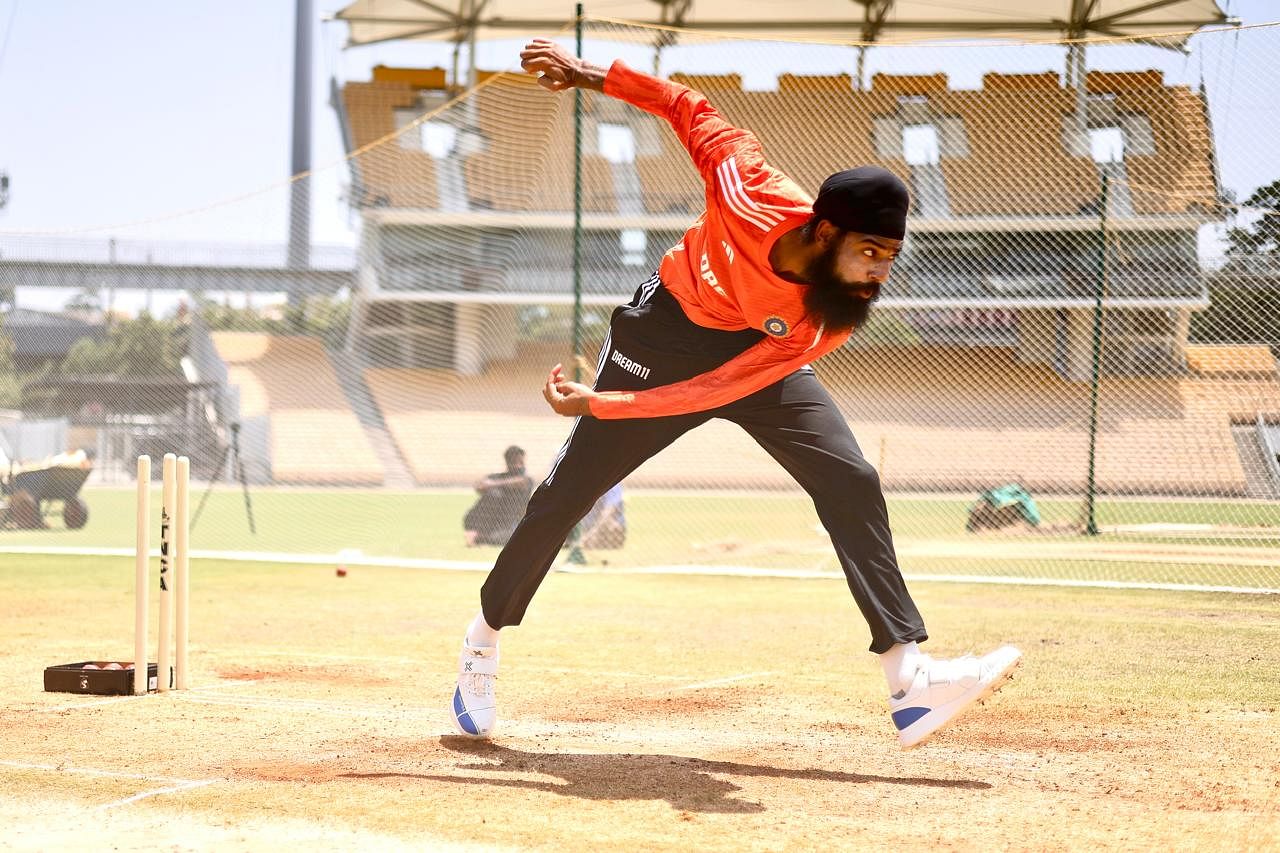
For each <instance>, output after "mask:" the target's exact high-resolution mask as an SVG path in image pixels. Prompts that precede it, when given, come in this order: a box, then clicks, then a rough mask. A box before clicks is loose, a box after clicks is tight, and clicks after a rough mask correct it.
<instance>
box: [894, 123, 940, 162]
mask: <svg viewBox="0 0 1280 853" xmlns="http://www.w3.org/2000/svg"><path fill="white" fill-rule="evenodd" d="M938 157H939V152H938V128H937V127H935V126H934V125H931V124H904V125H903V126H902V159H904V160H906V161H907V163H908V164H910V165H912V166H936V165H937V164H938Z"/></svg>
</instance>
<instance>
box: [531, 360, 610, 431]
mask: <svg viewBox="0 0 1280 853" xmlns="http://www.w3.org/2000/svg"><path fill="white" fill-rule="evenodd" d="M542 396H543V397H544V398H545V399H546V401H547V405H549V406H551V408H552V410H553V411H555V413H556V414H557V415H564V416H565V417H568V418H573V417H577V416H578V415H589V414H591V398H592V397H595V396H597V394H596V392H595V391H593V390H591V389H590V388H588V387H587V386H586V385H583V384H582V383H581V382H573V381H571V380H570V379H568V378H567V377H566V376H565V375H564V365H562V364H557V365H556V366H555V367H553V368H551V373H550V374H548V376H547V383H546V384H545V385H543V386H542Z"/></svg>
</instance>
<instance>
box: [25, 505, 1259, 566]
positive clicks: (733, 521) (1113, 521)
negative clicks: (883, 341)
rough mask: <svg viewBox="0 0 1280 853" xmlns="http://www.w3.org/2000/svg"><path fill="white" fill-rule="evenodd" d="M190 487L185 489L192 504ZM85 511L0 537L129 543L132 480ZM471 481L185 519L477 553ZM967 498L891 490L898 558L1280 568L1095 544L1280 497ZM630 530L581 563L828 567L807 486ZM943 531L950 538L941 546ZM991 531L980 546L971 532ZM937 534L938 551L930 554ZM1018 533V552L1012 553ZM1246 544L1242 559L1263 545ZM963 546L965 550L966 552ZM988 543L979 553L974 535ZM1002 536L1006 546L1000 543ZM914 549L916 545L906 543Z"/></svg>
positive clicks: (214, 535)
mask: <svg viewBox="0 0 1280 853" xmlns="http://www.w3.org/2000/svg"><path fill="white" fill-rule="evenodd" d="M201 495H202V492H201V490H197V491H196V492H195V493H193V495H192V498H193V500H192V503H193V506H192V509H193V513H194V509H195V505H196V504H198V502H199V499H200V497H201ZM84 497H85V500H86V502H87V503H88V505H89V509H90V518H89V523H88V525H87V526H86V527H85V528H84V529H82V530H78V531H72V530H66V529H65V528H63V526H62V524H61V520H60V519H57V518H55V519H53V520H52V521H51V528H50V529H49V530H43V531H16V530H6V531H0V547H4V546H11V545H41V546H63V547H75V546H80V547H86V546H87V547H116V548H129V547H132V545H133V541H134V517H133V514H134V493H133V491H132V490H130V489H107V488H102V489H89V490H86V491H85V494H84ZM471 500H472V497H471V495H470V494H468V493H466V492H463V491H459V492H405V493H391V492H377V491H342V490H323V489H317V490H280V489H267V490H264V489H256V490H254V491H253V492H252V502H253V513H254V517H255V520H256V523H257V533H256V534H251V533H250V531H249V526H248V519H247V516H246V512H245V508H244V503H243V498H242V495H241V493H240V492H239V491H238V490H234V489H220V490H218V491H215V492H214V493H213V494H212V495H211V497H210V500H209V503H208V506H207V508H206V511H205V513H204V514H203V516H202V517H201V518H199V520H198V523H197V524H196V526H195V527H194V529H193V532H192V547H193V548H197V549H207V550H229V551H273V552H285V553H298V554H334V553H336V552H338V551H341V550H344V549H357V550H360V551H362V552H363V553H365V554H367V555H374V556H388V557H412V558H432V559H442V560H462V561H475V562H488V561H491V560H492V559H493V557H494V556H495V555H496V553H497V549H496V548H491V547H484V548H467V547H465V546H464V544H463V542H462V533H461V523H460V520H461V518H462V515H463V513H464V512H465V510H466V508H467V506H468V505H469V504H470V502H471ZM158 504H159V493H158V491H157V492H155V493H153V496H152V510H153V516H155V518H154V519H153V527H152V529H153V542H152V545H153V547H155V546H156V544H157V543H156V541H155V533H154V531H156V530H158V524H159V522H158V513H159V508H158ZM1038 504H1039V506H1040V508H1041V511H1042V514H1043V516H1044V519H1045V523H1046V525H1056V524H1062V523H1064V522H1069V521H1071V520H1073V519H1075V518H1076V517H1078V514H1079V510H1080V502H1079V501H1075V500H1061V499H1048V500H1043V501H1039V502H1038ZM968 505H969V501H968V500H962V499H929V498H916V497H913V498H890V499H889V508H890V517H891V520H892V524H893V528H894V535H895V539H896V540H897V542H898V543H899V545H900V546H901V548H902V551H903V557H902V567H903V569H904V571H906V572H908V573H912V574H937V573H944V574H966V575H968V574H972V575H1014V576H1024V577H1025V576H1036V577H1053V578H1067V579H1078V580H1118V581H1142V582H1164V583H1196V584H1215V585H1232V586H1265V587H1268V588H1274V587H1277V586H1280V571H1278V570H1276V569H1274V568H1270V567H1267V566H1259V565H1249V562H1250V560H1241V561H1238V562H1233V561H1232V559H1231V557H1230V555H1226V556H1223V557H1222V558H1221V561H1220V562H1217V563H1213V564H1208V565H1206V564H1203V560H1202V559H1201V560H1196V559H1194V558H1192V559H1186V560H1184V561H1177V560H1175V559H1174V558H1172V557H1171V558H1170V560H1169V561H1168V562H1156V561H1153V560H1152V559H1150V558H1149V557H1143V558H1141V559H1139V558H1134V559H1125V558H1124V557H1125V555H1117V554H1108V555H1103V554H1101V553H1099V551H1098V546H1105V545H1108V544H1111V543H1117V542H1120V543H1129V544H1141V543H1149V544H1162V543H1163V544H1169V543H1174V544H1179V545H1192V546H1196V545H1200V546H1202V545H1221V546H1224V547H1226V546H1230V547H1231V548H1247V547H1248V546H1262V547H1266V546H1269V547H1270V548H1274V547H1276V544H1277V539H1276V538H1274V537H1275V535H1276V533H1277V532H1280V505H1276V504H1264V503H1250V502H1227V501H1223V502H1213V503H1211V502H1195V501H1168V502H1156V501H1105V502H1102V503H1100V505H1099V508H1098V521H1099V524H1100V525H1101V526H1103V527H1104V528H1105V527H1108V526H1110V525H1117V524H1140V523H1147V522H1151V521H1163V522H1170V523H1198V524H1218V525H1228V526H1235V527H1261V526H1269V527H1270V528H1271V529H1270V533H1271V534H1272V536H1271V537H1270V538H1268V537H1262V536H1257V537H1253V538H1243V539H1228V538H1222V537H1219V538H1217V539H1214V538H1212V537H1209V536H1204V537H1199V538H1186V537H1170V536H1153V535H1145V534H1144V535H1133V534H1126V535H1105V536H1100V537H1083V536H1078V535H1071V534H1065V533H1059V534H1042V533H1036V534H1027V535H1024V536H1016V535H1001V536H999V537H998V538H997V539H995V540H984V539H983V538H982V537H975V536H973V535H971V534H967V533H965V531H964V522H965V517H966V510H967V507H968ZM627 517H628V523H629V526H630V536H629V540H628V543H627V547H626V548H624V549H622V550H620V551H612V552H610V551H600V552H593V553H590V554H589V555H588V557H589V559H590V560H591V562H592V563H594V564H597V565H599V564H601V563H603V562H607V563H609V564H611V565H615V566H618V565H627V566H645V565H672V564H678V565H682V564H698V565H711V566H719V565H749V566H758V567H762V568H780V569H800V570H810V571H829V572H838V571H839V565H838V563H837V562H836V559H835V556H834V554H833V553H832V550H831V547H830V543H829V541H828V540H827V538H826V537H825V535H823V534H822V532H821V531H820V529H819V526H818V519H817V516H816V515H815V513H814V511H813V508H812V506H811V505H810V503H809V501H808V499H807V498H805V497H804V496H801V495H794V494H764V495H759V494H757V495H746V496H727V495H723V494H714V495H671V494H654V493H643V492H641V493H632V494H629V495H628V497H627ZM947 542H954V543H956V550H955V553H954V554H947V553H946V552H945V548H946V547H948V546H947V545H946V543H947ZM986 542H990V543H991V544H990V545H989V546H988V545H986V544H984V543H986ZM921 543H926V544H931V545H933V546H935V547H933V548H932V549H926V550H930V553H929V554H928V555H920V554H913V553H912V551H913V547H912V546H914V545H919V544H921ZM938 543H942V547H943V548H944V552H943V553H942V554H941V555H939V554H937V546H938ZM1018 543H1025V549H1027V550H1026V551H1025V553H1018V548H1019V547H1020V546H1019V544H1018ZM1046 543H1047V544H1055V545H1057V544H1062V543H1065V544H1067V545H1070V546H1072V547H1073V551H1072V552H1071V553H1070V554H1069V555H1063V554H1055V555H1054V557H1055V558H1054V559H1047V558H1045V557H1044V556H1043V555H1042V556H1040V557H1036V556H1035V553H1034V549H1035V548H1036V547H1038V546H1043V545H1045V544H1046ZM1262 547H1258V548H1256V549H1255V550H1254V551H1251V552H1242V553H1252V554H1254V556H1253V557H1252V558H1251V559H1252V562H1254V563H1256V562H1257V561H1258V560H1259V559H1265V555H1266V554H1267V553H1269V551H1266V550H1262ZM975 548H977V549H978V550H977V553H976V554H975ZM984 548H985V549H986V552H987V553H983V552H982V549H984ZM1011 548H1012V551H1011ZM917 550H918V549H917Z"/></svg>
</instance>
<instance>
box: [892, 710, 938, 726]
mask: <svg viewBox="0 0 1280 853" xmlns="http://www.w3.org/2000/svg"><path fill="white" fill-rule="evenodd" d="M929 710H930V709H929V708H902V709H900V710H897V711H894V712H893V724H894V725H895V726H897V727H898V731H902V730H903V729H905V728H906V727H907V726H909V725H911V724H912V723H914V722H915V721H916V720H918V719H920V718H921V717H923V716H924V715H925V714H927V713H929Z"/></svg>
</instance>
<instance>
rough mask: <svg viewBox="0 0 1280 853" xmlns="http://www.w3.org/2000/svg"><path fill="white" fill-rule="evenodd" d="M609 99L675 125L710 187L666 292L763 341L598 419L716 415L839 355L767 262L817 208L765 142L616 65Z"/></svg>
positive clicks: (619, 400) (601, 407)
mask: <svg viewBox="0 0 1280 853" xmlns="http://www.w3.org/2000/svg"><path fill="white" fill-rule="evenodd" d="M604 91H605V94H607V95H610V96H612V97H615V98H618V99H620V100H623V101H626V102H627V103H629V104H632V105H633V106H636V107H639V108H640V109H642V110H644V111H645V112H648V113H652V114H653V115H656V116H658V117H660V118H664V119H666V120H667V121H668V122H670V124H671V127H672V129H673V130H674V131H675V133H676V135H677V136H678V137H679V138H680V141H681V143H682V144H683V145H684V146H685V148H686V149H688V151H689V156H690V157H692V158H693V163H694V165H695V166H696V167H697V169H698V172H699V173H700V174H701V175H702V178H703V180H704V181H705V183H706V204H707V206H706V210H705V212H704V213H703V214H702V216H700V217H699V218H698V220H697V221H696V222H694V223H693V225H692V226H691V227H690V228H689V230H688V231H686V232H685V233H684V236H683V237H682V238H681V240H680V242H679V243H677V244H676V245H675V246H672V247H671V249H670V250H669V251H668V252H667V253H666V255H665V256H664V257H663V259H662V263H661V265H660V266H659V267H658V274H659V276H660V277H661V279H662V283H663V285H664V286H665V287H666V288H667V289H668V290H669V291H670V292H671V294H672V296H674V297H675V298H676V300H677V301H678V302H679V303H680V306H681V307H682V308H683V309H684V313H685V315H686V316H687V317H688V318H689V319H690V320H691V321H693V322H694V323H697V324H698V325H700V326H705V327H707V328H711V329H726V330H730V331H739V330H742V329H759V330H760V331H762V332H764V333H765V338H764V339H763V340H761V341H760V342H759V343H757V344H755V345H754V346H752V347H751V348H749V349H748V350H746V351H745V352H743V353H742V354H740V355H738V356H736V357H735V358H732V359H730V360H729V361H727V362H725V363H724V364H723V365H721V366H720V367H718V368H716V369H715V370H711V371H708V372H707V373H703V374H701V375H698V376H695V377H693V378H692V379H688V380H686V381H684V382H675V383H672V384H670V385H664V386H661V387H659V388H653V389H649V390H645V391H636V392H629V393H607V392H606V393H604V394H602V395H600V396H598V397H595V398H593V399H592V400H591V414H592V415H594V416H595V417H597V418H650V417H661V416H665V415H680V414H687V413H689V412H701V411H706V410H708V409H714V408H717V407H718V406H723V405H726V404H728V403H732V402H734V401H735V400H740V399H742V398H743V397H745V396H747V395H748V394H753V393H755V392H756V391H759V390H760V389H761V388H765V387H768V386H769V385H772V384H773V383H774V382H777V381H778V380H779V379H782V378H783V377H785V376H787V375H788V374H790V373H792V372H794V371H795V370H797V369H798V368H800V367H803V366H804V365H806V364H808V363H809V362H811V361H813V360H814V359H817V358H818V357H819V356H822V355H825V354H826V353H828V352H831V351H832V350H834V349H836V348H837V347H839V346H840V345H841V344H843V343H844V342H845V341H846V340H847V339H848V337H849V332H848V331H841V332H838V333H828V332H827V331H826V330H825V329H824V328H823V327H822V326H821V325H815V324H814V323H813V322H812V321H811V320H810V319H809V318H808V317H807V312H806V311H805V308H804V303H803V299H802V296H803V287H804V286H805V285H800V284H796V283H794V282H790V281H787V280H785V279H783V278H780V277H779V276H777V275H776V274H775V273H774V272H773V268H772V266H771V265H770V263H769V252H770V250H771V249H772V248H773V244H774V242H775V241H777V239H778V238H779V237H780V236H782V235H783V234H785V233H787V232H788V231H790V230H792V229H793V228H797V227H799V226H801V225H803V224H804V223H805V222H806V221H808V219H809V217H810V216H811V214H812V212H813V208H812V200H811V199H810V197H809V195H808V194H807V193H805V192H804V190H802V189H800V187H799V186H797V185H796V183H795V182H794V181H792V180H791V179H790V178H788V177H787V176H786V175H784V174H783V173H782V172H780V171H778V170H777V169H775V168H774V167H772V166H770V165H769V164H768V163H766V162H765V160H764V153H763V151H762V150H761V147H760V141H759V140H758V139H756V137H755V135H754V134H752V133H751V132H750V131H747V130H743V129H740V128H736V127H734V126H733V125H731V124H729V122H727V121H725V119H724V118H723V117H722V116H721V115H720V113H718V112H716V110H715V108H714V107H712V106H711V104H710V102H709V101H708V100H707V99H706V97H705V96H704V95H702V94H701V93H699V92H695V91H694V90H692V89H690V88H688V87H687V86H682V85H680V84H679V83H675V82H672V81H669V80H662V79H660V78H657V77H651V76H649V75H648V74H642V73H640V72H638V71H634V70H632V69H631V68H628V67H627V66H626V65H624V64H623V63H622V62H621V60H619V61H617V62H614V63H613V65H612V67H610V69H609V73H608V75H607V76H606V77H605V81H604Z"/></svg>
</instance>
